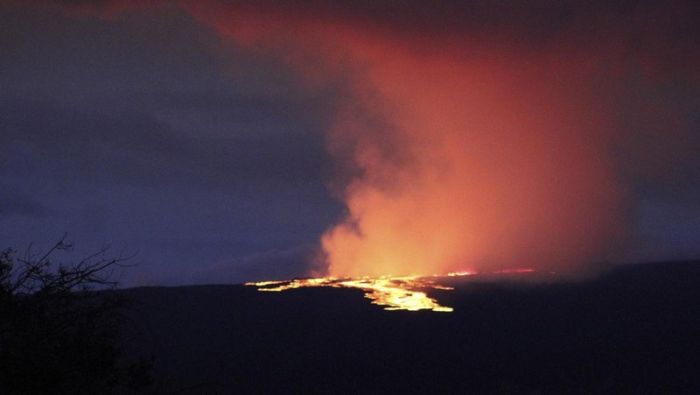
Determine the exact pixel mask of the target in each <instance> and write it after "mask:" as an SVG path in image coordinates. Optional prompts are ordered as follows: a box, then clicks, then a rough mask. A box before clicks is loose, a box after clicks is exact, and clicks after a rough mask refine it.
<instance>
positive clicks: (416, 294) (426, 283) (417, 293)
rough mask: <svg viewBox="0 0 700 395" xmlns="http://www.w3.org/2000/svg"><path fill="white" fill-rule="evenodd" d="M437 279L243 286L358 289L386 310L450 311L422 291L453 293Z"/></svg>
mask: <svg viewBox="0 0 700 395" xmlns="http://www.w3.org/2000/svg"><path fill="white" fill-rule="evenodd" d="M471 274H474V273H473V272H460V273H450V276H466V275H471ZM437 278H439V277H438V276H433V277H417V276H405V277H388V276H385V277H361V278H335V277H323V278H306V279H296V280H290V281H262V282H254V283H246V285H252V286H256V287H258V290H259V291H263V292H281V291H286V290H288V289H294V288H310V287H331V288H357V289H361V290H362V291H364V292H365V297H366V298H367V299H370V300H371V301H372V303H373V304H376V305H379V306H385V307H384V309H385V310H408V311H418V310H432V311H439V312H451V311H453V309H452V307H447V306H442V305H440V304H439V303H438V302H437V301H436V300H435V299H433V298H431V297H429V296H428V295H427V294H426V293H425V292H424V290H426V289H441V290H452V289H453V288H452V287H447V286H444V285H440V284H437V283H436V279H437Z"/></svg>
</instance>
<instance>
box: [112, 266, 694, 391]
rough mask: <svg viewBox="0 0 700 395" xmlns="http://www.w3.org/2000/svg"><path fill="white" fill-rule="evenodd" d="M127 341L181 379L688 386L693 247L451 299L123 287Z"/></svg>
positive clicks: (172, 386) (213, 386) (468, 286)
mask: <svg viewBox="0 0 700 395" xmlns="http://www.w3.org/2000/svg"><path fill="white" fill-rule="evenodd" d="M120 292H123V293H124V294H125V295H127V296H128V297H129V298H130V299H131V300H132V301H133V304H132V312H131V318H132V319H131V322H132V325H131V331H130V339H131V340H132V344H133V345H134V346H135V347H134V350H132V352H134V353H136V354H139V355H146V356H149V355H152V356H154V357H155V375H156V378H157V380H158V385H157V390H158V391H163V392H174V391H182V392H183V393H232V392H235V391H241V392H250V391H253V392H285V393H289V392H294V393H319V392H322V393H337V392H391V393H395V392H411V393H414V392H425V393H465V392H466V393H630V392H632V393H698V391H699V390H700V375H698V374H697V367H698V366H700V357H698V355H699V354H700V337H699V335H698V334H700V304H699V303H698V302H700V261H687V262H668V263H650V264H638V265H624V266H618V267H615V268H614V269H613V270H610V271H609V272H607V273H606V274H605V275H603V276H600V277H598V278H594V279H590V280H587V281H583V282H568V283H556V282H552V283H527V282H525V283H520V282H513V281H509V282H483V281H472V280H470V279H462V280H459V281H457V282H456V289H455V290H454V291H452V292H437V293H435V296H436V297H438V299H439V300H440V301H441V302H444V303H445V304H447V305H449V306H453V307H454V308H455V312H454V313H450V314H445V313H433V312H400V311H399V312H387V311H383V310H382V309H381V308H379V307H377V306H374V305H371V304H369V303H368V301H367V300H366V299H364V298H363V297H362V293H361V291H356V290H348V289H299V290H292V291H287V292H284V293H261V292H257V291H256V289H255V288H253V287H245V286H242V285H211V286H189V287H172V288H166V287H148V288H134V289H128V290H123V291H120Z"/></svg>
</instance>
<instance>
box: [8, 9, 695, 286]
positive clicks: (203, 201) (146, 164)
mask: <svg viewBox="0 0 700 395" xmlns="http://www.w3.org/2000/svg"><path fill="white" fill-rule="evenodd" d="M682 34H687V32H685V33H682ZM691 42H692V41H691ZM695 43H696V44H697V38H696V39H695ZM691 50H692V49H691ZM695 50H697V47H696V48H695ZM696 77H697V75H696ZM695 82H696V83H695V85H689V84H686V83H684V82H680V83H679V82H674V81H672V82H663V83H659V84H641V83H640V84H637V83H635V82H634V81H633V80H632V82H631V83H630V86H628V87H626V88H625V89H626V91H627V92H628V93H627V94H628V95H629V96H630V97H635V95H636V94H637V93H639V95H642V96H644V97H651V98H654V100H658V102H660V103H663V104H664V105H665V106H671V107H673V108H677V109H678V112H679V113H680V114H682V117H683V119H684V120H685V123H684V124H683V126H682V127H684V128H687V129H688V134H687V136H690V137H687V138H686V140H684V142H683V144H684V145H685V148H686V149H685V150H684V151H683V152H684V154H679V155H675V154H674V155H673V157H671V158H670V159H669V158H666V157H664V156H661V157H660V158H656V159H655V160H657V161H661V162H667V161H668V160H671V161H674V160H675V162H674V163H673V166H671V167H672V169H671V170H669V171H667V172H665V173H664V174H663V175H660V176H658V177H654V176H651V177H647V176H645V177H639V176H638V175H636V171H635V170H636V169H637V168H638V167H639V166H641V165H640V164H639V163H638V161H637V160H636V159H635V158H636V156H635V152H637V151H635V150H634V149H632V150H630V152H631V153H630V152H627V151H625V152H624V153H622V154H620V158H622V159H621V161H620V162H621V164H620V174H622V175H623V176H625V177H629V179H630V180H631V181H630V182H629V183H628V184H627V185H628V187H629V189H630V190H631V191H632V192H631V193H632V194H633V195H634V197H635V199H634V201H635V202H636V203H635V204H634V205H633V206H631V208H630V212H631V213H630V224H631V229H632V230H633V232H632V233H633V237H632V238H631V242H629V243H627V244H626V245H625V246H624V248H623V247H620V251H618V252H617V254H616V255H615V257H616V259H617V260H619V261H646V260H658V259H682V258H690V257H698V256H700V176H699V174H700V170H698V168H700V160H698V158H697V157H696V156H695V155H689V154H688V153H687V152H688V151H690V152H691V153H692V152H695V154H697V153H698V152H697V151H694V150H695V149H696V148H700V143H698V140H699V139H700V138H698V137H697V136H698V135H700V94H699V91H698V89H697V87H698V84H697V80H696V81H695ZM339 92H340V91H339V90H338V89H336V87H334V86H327V87H324V88H323V89H314V90H311V91H309V90H305V89H303V88H302V87H301V86H300V83H299V81H298V77H297V76H296V74H295V73H294V71H293V70H291V69H290V68H289V67H287V66H285V65H284V64H283V63H282V62H280V61H279V59H276V58H275V57H272V56H265V55H264V54H260V53H251V52H250V51H246V50H245V49H243V48H239V47H237V46H236V45H235V44H233V43H231V42H228V41H223V40H222V39H221V37H219V36H218V35H217V33H216V32H215V31H214V30H213V29H212V28H211V27H209V26H205V25H204V24H202V23H201V22H198V21H197V20H195V19H194V18H193V17H192V16H190V14H188V13H187V12H185V11H183V10H181V9H178V8H177V7H174V6H165V7H157V8H155V9H151V8H148V9H145V10H141V9H137V10H131V11H128V12H126V13H124V14H120V15H118V16H115V17H109V18H104V17H100V16H96V15H93V14H90V13H88V14H80V13H79V14H71V13H70V12H69V13H66V12H64V11H61V10H59V9H56V8H54V7H49V8H43V7H26V6H3V7H0V148H1V151H0V244H2V245H0V247H3V248H4V247H10V246H11V247H15V248H18V249H22V248H24V247H26V246H27V245H28V244H29V243H30V242H33V243H34V244H35V245H36V246H37V248H42V247H45V246H46V245H47V244H48V243H50V242H51V241H55V240H56V239H57V238H59V237H60V236H61V235H63V234H64V233H66V232H67V233H68V234H69V237H70V239H71V240H73V241H74V242H75V244H76V251H75V254H78V255H80V254H84V253H87V252H90V251H92V250H94V249H96V248H98V247H100V246H101V245H102V244H103V243H105V242H107V243H109V244H111V245H112V247H113V250H114V251H115V252H118V251H120V250H122V249H124V250H125V251H127V253H137V255H136V257H135V258H133V259H132V262H133V263H136V264H138V266H137V267H135V268H131V269H128V270H127V271H126V272H124V273H122V274H121V276H122V277H121V278H122V281H123V283H124V285H127V286H133V285H144V284H168V285H172V284H187V283H215V282H241V281H246V280H253V279H263V278H279V277H290V276H297V275H304V274H306V273H307V270H308V267H309V264H308V262H309V260H311V259H312V256H313V252H314V249H315V248H316V246H317V245H318V240H319V237H320V235H321V234H322V233H323V232H324V230H326V229H327V228H328V227H329V226H331V225H333V224H334V223H335V222H337V221H338V220H339V219H340V217H341V215H342V212H343V209H342V204H341V203H339V202H337V201H336V200H335V199H334V198H333V196H332V195H331V193H330V192H329V191H328V189H327V188H326V184H327V181H328V180H329V178H330V177H332V172H333V165H332V163H331V161H330V159H329V157H328V155H327V154H326V152H325V149H324V131H325V130H326V128H327V127H328V123H329V118H330V117H331V113H332V111H333V108H334V103H335V101H336V99H337V97H338V95H340V94H341V93H339ZM630 92H631V93H630ZM628 111H629V113H628V114H625V117H624V127H627V128H629V129H630V130H633V131H635V132H638V136H644V135H647V134H648V133H646V131H647V129H654V128H659V127H661V128H663V127H668V123H665V122H655V121H654V120H650V119H649V116H648V114H646V113H644V112H643V111H641V110H639V109H638V108H637V107H636V106H635V105H634V103H631V104H630V107H629V109H628ZM659 123H660V124H661V125H662V126H659ZM632 135H634V134H632ZM640 139H642V140H643V137H640ZM627 144H629V145H630V146H634V147H636V145H635V142H633V141H628V142H627ZM639 147H641V148H639V149H640V150H642V151H643V150H644V147H646V145H645V143H641V144H640V145H639ZM697 156H700V155H697ZM643 162H644V163H647V164H649V166H658V163H657V162H655V161H653V160H651V161H648V160H643ZM644 173H645V174H647V172H644ZM652 173H653V172H652Z"/></svg>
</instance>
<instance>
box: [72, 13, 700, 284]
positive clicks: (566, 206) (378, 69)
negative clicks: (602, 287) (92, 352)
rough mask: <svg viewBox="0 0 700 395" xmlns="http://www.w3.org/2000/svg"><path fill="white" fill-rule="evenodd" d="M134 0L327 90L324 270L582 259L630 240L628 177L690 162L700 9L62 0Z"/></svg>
mask: <svg viewBox="0 0 700 395" xmlns="http://www.w3.org/2000/svg"><path fill="white" fill-rule="evenodd" d="M144 4H146V5H147V6H148V7H149V8H150V9H154V8H155V9H157V8H158V7H170V6H172V4H175V5H176V6H177V7H181V8H182V9H184V10H186V11H187V12H189V13H190V14H191V15H192V16H193V17H195V18H196V19H197V20H198V21H200V23H202V24H204V25H205V26H208V27H210V28H212V29H214V30H215V31H217V32H218V33H219V34H220V36H221V37H223V38H224V39H226V40H230V41H231V42H232V43H234V45H236V46H240V47H243V48H245V49H247V50H248V51H250V52H252V53H257V54H262V55H263V56H270V57H274V58H277V59H279V60H280V61H281V62H283V63H285V64H287V65H288V66H289V67H291V68H292V69H293V70H295V72H296V73H297V74H298V75H299V76H300V78H301V80H302V81H303V83H304V84H305V85H306V86H307V89H308V90H309V91H318V90H320V89H322V88H321V87H323V86H326V85H328V84H333V85H335V86H338V87H340V88H339V90H340V93H339V98H338V101H337V103H336V108H334V109H333V117H332V120H331V122H330V124H331V125H330V127H329V128H328V130H327V132H326V136H327V137H326V141H327V147H328V151H329V152H330V153H331V155H332V156H334V157H335V158H336V161H337V163H339V167H340V169H339V172H340V175H338V176H336V180H341V181H340V182H338V181H336V182H332V184H333V185H334V187H335V191H336V193H337V195H338V196H339V198H340V199H341V200H342V201H343V203H344V204H345V206H346V207H347V216H346V218H344V219H343V220H342V221H340V222H339V223H338V224H337V225H336V226H334V227H332V228H331V229H329V230H328V231H327V232H326V233H325V235H324V236H323V238H322V242H321V243H322V247H323V249H324V252H325V256H327V259H328V265H329V266H328V270H329V271H330V273H332V274H336V275H364V274H433V273H442V272H446V271H450V270H461V269H500V268H512V267H535V268H539V269H545V270H563V271H567V270H578V269H581V268H582V267H585V266H586V264H587V263H588V262H592V261H597V260H606V259H615V257H616V254H619V251H621V250H624V249H625V245H626V244H627V243H628V242H629V241H630V240H632V239H633V237H631V235H630V233H632V229H631V227H630V222H631V221H630V217H631V216H632V215H633V214H632V213H633V212H634V210H635V209H636V204H637V200H638V196H637V193H636V190H637V189H638V188H639V186H640V185H643V184H644V183H647V182H648V183H651V184H653V185H654V186H655V187H654V188H656V186H661V189H663V186H664V185H666V186H667V185H672V184H674V183H677V182H678V179H679V172H686V169H692V168H698V165H699V163H698V159H697V158H696V157H694V156H693V155H691V154H690V153H692V152H696V151H697V149H698V148H700V143H698V141H697V138H696V137H694V136H697V130H698V121H697V115H696V114H697V113H698V110H699V108H698V88H699V87H698V83H699V80H698V77H699V75H698V71H697V70H700V55H699V51H698V49H697V48H698V43H697V37H700V32H699V31H698V29H699V28H698V27H697V23H696V22H695V21H697V19H698V18H699V17H700V12H699V11H700V8H699V6H698V5H697V3H696V2H690V1H686V2H682V1H681V2H674V3H672V4H667V3H666V2H660V1H659V2H656V1H637V2H634V1H632V2H609V1H593V2H585V3H582V2H576V1H564V2H561V1H556V2H555V1H551V2H550V1H544V2H536V3H535V4H527V5H524V3H522V2H490V1H476V2H469V3H467V4H465V2H456V1H455V2H452V1H442V2H437V3H432V2H431V3H430V4H428V3H426V2H422V1H408V2H400V3H397V2H386V3H381V2H368V1H367V2H365V1H360V2H356V1H353V2H349V1H348V2H335V3H333V4H332V5H329V3H325V2H315V1H311V2H282V1H262V2H260V1H256V2H246V1H239V2H235V1H234V2H219V1H198V2H190V1H181V2H175V3H169V2H168V3H165V2H158V1H154V2H137V1H134V2H103V3H101V4H97V5H95V3H91V4H90V5H85V4H84V3H81V2H66V3H65V5H67V6H68V7H69V8H70V9H71V10H74V11H77V12H82V13H88V14H89V13H97V14H100V15H102V16H105V17H109V18H114V17H118V14H119V13H122V12H130V11H131V10H134V9H141V8H142V7H143V5H144ZM165 4H168V5H165ZM679 103H680V104H681V105H678V104H679ZM650 124H651V126H650ZM654 125H657V126H654ZM669 142H670V143H669ZM664 158H672V159H673V160H671V162H673V163H672V164H671V165H668V163H667V162H668V161H667V160H664ZM690 173H691V174H686V175H685V176H683V177H686V181H684V182H685V185H686V186H685V187H684V188H682V190H683V193H687V192H688V191H691V190H694V189H696V188H697V187H696V186H697V181H698V175H697V172H692V171H691V172H690ZM681 178H682V177H681ZM650 180H651V181H650ZM689 193H691V194H692V193H694V192H692V191H691V192H689Z"/></svg>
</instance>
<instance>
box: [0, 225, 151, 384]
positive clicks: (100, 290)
mask: <svg viewBox="0 0 700 395" xmlns="http://www.w3.org/2000/svg"><path fill="white" fill-rule="evenodd" d="M70 248H71V245H70V244H69V243H67V242H66V240H65V237H64V238H63V239H61V240H60V241H59V242H58V243H56V244H55V245H54V246H53V247H51V248H50V249H49V250H48V251H46V252H45V253H43V254H41V255H34V254H33V253H32V251H31V248H28V249H27V251H26V253H25V254H24V255H23V256H18V254H17V252H16V251H15V250H12V249H7V250H4V251H2V252H0V393H3V394H4V393H72V394H74V393H90V394H93V393H94V394H97V393H114V392H118V393H129V392H138V391H139V390H142V389H145V388H147V387H148V386H149V385H150V364H149V363H148V362H146V361H139V362H137V363H134V364H131V365H126V364H125V363H123V361H122V359H123V358H122V357H123V356H122V355H121V354H122V351H123V345H122V339H121V337H120V329H121V326H122V324H123V322H124V319H125V316H124V313H123V309H124V307H125V301H124V300H123V299H122V298H121V297H120V296H118V294H117V293H115V292H112V291H110V289H111V288H113V287H114V286H115V285H116V282H114V281H111V280H110V279H109V278H110V274H111V272H112V269H113V268H114V267H116V266H123V261H124V258H123V257H117V258H107V257H106V252H107V248H103V249H101V250H100V251H98V252H97V253H95V254H93V255H90V256H88V257H86V258H85V259H83V260H81V261H79V262H77V263H73V264H69V265H64V264H61V265H55V264H53V262H52V261H51V259H52V256H53V255H54V254H56V253H57V252H59V251H62V250H68V249H70Z"/></svg>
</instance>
